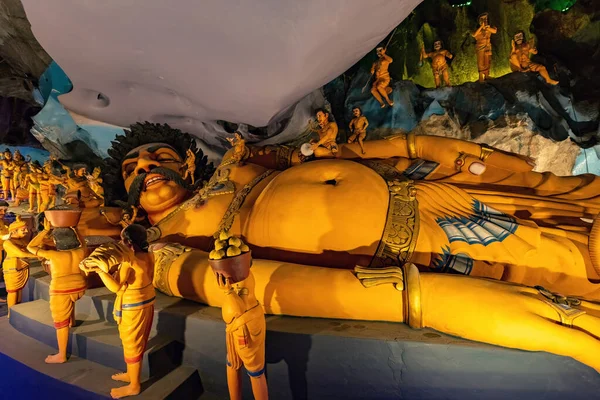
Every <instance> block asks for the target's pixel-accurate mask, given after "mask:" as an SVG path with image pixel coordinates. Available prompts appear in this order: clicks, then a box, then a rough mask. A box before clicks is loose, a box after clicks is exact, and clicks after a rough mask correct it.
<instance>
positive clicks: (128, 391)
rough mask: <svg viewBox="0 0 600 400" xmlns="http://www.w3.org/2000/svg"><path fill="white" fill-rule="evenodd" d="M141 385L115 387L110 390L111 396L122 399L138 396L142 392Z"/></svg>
mask: <svg viewBox="0 0 600 400" xmlns="http://www.w3.org/2000/svg"><path fill="white" fill-rule="evenodd" d="M140 391H141V388H140V386H133V385H127V386H123V387H120V388H114V389H111V391H110V397H112V398H113V399H120V398H121V397H127V396H137V395H138V394H140Z"/></svg>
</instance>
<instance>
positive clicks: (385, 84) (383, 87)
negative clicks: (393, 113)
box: [377, 78, 394, 106]
mask: <svg viewBox="0 0 600 400" xmlns="http://www.w3.org/2000/svg"><path fill="white" fill-rule="evenodd" d="M389 84H390V78H386V79H380V80H379V83H378V85H377V91H379V93H380V94H381V96H383V98H384V99H385V101H387V103H388V104H389V105H390V106H393V105H394V102H393V101H392V100H390V98H389V97H388V88H389ZM390 93H391V91H390Z"/></svg>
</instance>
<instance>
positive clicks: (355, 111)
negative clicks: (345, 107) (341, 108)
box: [352, 108, 360, 117]
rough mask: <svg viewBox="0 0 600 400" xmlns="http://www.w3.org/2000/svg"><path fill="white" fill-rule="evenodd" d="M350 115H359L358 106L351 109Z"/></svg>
mask: <svg viewBox="0 0 600 400" xmlns="http://www.w3.org/2000/svg"><path fill="white" fill-rule="evenodd" d="M352 115H354V116H355V117H360V110H359V109H358V108H354V109H353V110H352Z"/></svg>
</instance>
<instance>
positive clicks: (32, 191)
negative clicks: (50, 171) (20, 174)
mask: <svg viewBox="0 0 600 400" xmlns="http://www.w3.org/2000/svg"><path fill="white" fill-rule="evenodd" d="M42 173H43V169H42V166H41V165H40V163H39V161H37V160H36V161H33V162H31V164H30V166H29V172H28V173H27V175H26V176H25V180H24V186H25V187H26V188H27V192H28V196H29V208H28V209H27V212H30V213H33V212H35V210H36V207H37V208H39V206H40V176H41V175H42Z"/></svg>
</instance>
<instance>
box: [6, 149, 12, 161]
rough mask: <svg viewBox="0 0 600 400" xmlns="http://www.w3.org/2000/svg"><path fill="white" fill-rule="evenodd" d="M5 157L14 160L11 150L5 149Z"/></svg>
mask: <svg viewBox="0 0 600 400" xmlns="http://www.w3.org/2000/svg"><path fill="white" fill-rule="evenodd" d="M4 159H6V160H12V154H11V152H10V151H5V152H4Z"/></svg>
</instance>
